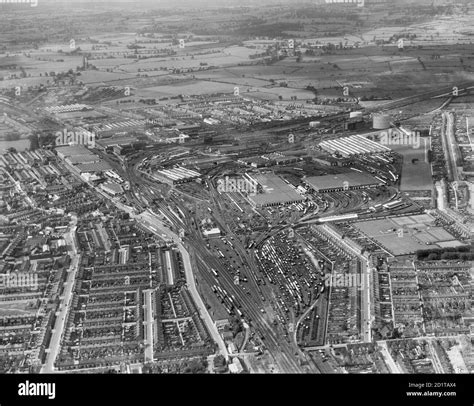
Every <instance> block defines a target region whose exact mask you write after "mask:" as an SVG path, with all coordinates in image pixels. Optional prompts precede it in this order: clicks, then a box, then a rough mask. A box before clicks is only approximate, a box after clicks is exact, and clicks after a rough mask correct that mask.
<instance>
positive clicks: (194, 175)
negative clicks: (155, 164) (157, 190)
mask: <svg viewBox="0 0 474 406" xmlns="http://www.w3.org/2000/svg"><path fill="white" fill-rule="evenodd" d="M152 177H153V178H154V179H156V180H157V181H158V182H161V183H166V184H167V185H170V186H175V185H179V184H181V183H186V182H191V181H193V180H196V179H199V178H200V177H201V174H200V173H199V172H196V171H193V170H191V169H186V168H182V167H180V166H178V167H176V168H173V169H162V170H160V171H157V172H156V173H155V174H154V175H153V176H152Z"/></svg>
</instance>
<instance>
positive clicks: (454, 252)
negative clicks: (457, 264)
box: [416, 246, 474, 261]
mask: <svg viewBox="0 0 474 406" xmlns="http://www.w3.org/2000/svg"><path fill="white" fill-rule="evenodd" d="M416 258H417V259H418V260H419V261H438V260H460V261H472V260H474V252H473V251H472V249H471V247H470V246H462V247H449V248H439V249H430V250H421V251H417V252H416Z"/></svg>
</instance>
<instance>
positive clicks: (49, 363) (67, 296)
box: [41, 217, 81, 373]
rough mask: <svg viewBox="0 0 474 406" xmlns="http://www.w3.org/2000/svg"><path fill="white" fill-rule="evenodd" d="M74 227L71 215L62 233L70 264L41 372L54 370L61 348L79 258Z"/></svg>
mask: <svg viewBox="0 0 474 406" xmlns="http://www.w3.org/2000/svg"><path fill="white" fill-rule="evenodd" d="M76 229H77V217H72V225H71V227H70V230H69V232H68V233H66V234H65V235H64V239H65V240H66V243H67V245H68V247H70V250H69V256H70V257H71V264H70V267H69V271H68V275H67V280H66V283H65V285H64V291H63V296H62V297H63V299H62V300H61V302H60V304H59V312H58V314H57V317H56V324H55V325H54V329H53V334H52V336H51V341H50V344H49V348H48V350H49V351H48V352H47V356H46V362H45V364H44V365H43V367H42V368H41V373H52V372H54V371H55V366H54V362H55V360H56V357H57V356H58V354H59V350H60V348H61V339H62V337H63V334H64V328H65V326H66V318H67V315H68V310H69V308H70V305H71V301H72V298H73V288H74V284H75V281H76V274H77V270H78V269H79V262H80V258H81V256H80V255H79V253H78V249H77V246H76V238H75V234H76Z"/></svg>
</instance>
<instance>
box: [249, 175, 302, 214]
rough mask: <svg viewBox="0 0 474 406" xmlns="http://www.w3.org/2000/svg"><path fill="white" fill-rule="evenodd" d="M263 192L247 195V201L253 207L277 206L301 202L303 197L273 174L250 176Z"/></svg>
mask: <svg viewBox="0 0 474 406" xmlns="http://www.w3.org/2000/svg"><path fill="white" fill-rule="evenodd" d="M252 179H254V180H255V181H256V182H257V183H258V184H259V185H260V186H261V187H262V190H263V193H257V194H254V195H249V200H250V202H251V203H252V205H253V206H255V207H266V206H278V205H282V204H292V203H297V202H301V201H303V200H304V197H303V196H301V195H300V194H298V193H297V192H296V189H295V188H293V187H291V186H290V185H289V184H288V183H286V182H285V181H284V180H283V179H281V178H280V177H279V176H277V175H275V174H264V175H256V176H252Z"/></svg>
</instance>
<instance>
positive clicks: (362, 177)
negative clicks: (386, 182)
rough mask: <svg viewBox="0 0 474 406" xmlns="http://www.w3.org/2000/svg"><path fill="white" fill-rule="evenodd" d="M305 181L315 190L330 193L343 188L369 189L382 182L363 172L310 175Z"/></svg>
mask: <svg viewBox="0 0 474 406" xmlns="http://www.w3.org/2000/svg"><path fill="white" fill-rule="evenodd" d="M305 183H306V184H307V185H308V186H309V187H310V188H311V189H313V190H314V191H315V192H319V193H328V192H337V191H341V190H355V189H368V188H372V187H376V186H380V184H381V183H382V182H380V181H378V180H377V179H375V178H373V177H372V176H370V175H368V174H365V173H361V172H347V173H340V174H337V175H324V176H310V177H308V178H306V179H305Z"/></svg>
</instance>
